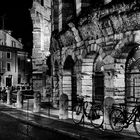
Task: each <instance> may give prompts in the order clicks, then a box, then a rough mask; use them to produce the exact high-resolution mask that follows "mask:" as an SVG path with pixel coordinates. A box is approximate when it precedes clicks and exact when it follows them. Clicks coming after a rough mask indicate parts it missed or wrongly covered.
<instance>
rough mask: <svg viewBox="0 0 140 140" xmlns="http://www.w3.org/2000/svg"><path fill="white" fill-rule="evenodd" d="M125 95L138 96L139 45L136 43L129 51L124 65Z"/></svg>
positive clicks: (139, 77)
mask: <svg viewBox="0 0 140 140" xmlns="http://www.w3.org/2000/svg"><path fill="white" fill-rule="evenodd" d="M125 72H126V73H125V86H126V93H125V96H126V97H127V96H134V97H140V93H139V90H140V88H139V87H140V84H139V83H140V46H139V45H136V46H135V48H133V49H132V51H131V52H130V53H129V55H128V57H127V61H126V67H125Z"/></svg>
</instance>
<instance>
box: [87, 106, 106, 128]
mask: <svg viewBox="0 0 140 140" xmlns="http://www.w3.org/2000/svg"><path fill="white" fill-rule="evenodd" d="M90 121H91V125H92V126H94V127H95V128H99V127H101V126H102V124H103V122H104V111H103V108H102V107H101V106H94V107H92V108H91V110H90Z"/></svg>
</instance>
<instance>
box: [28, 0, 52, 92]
mask: <svg viewBox="0 0 140 140" xmlns="http://www.w3.org/2000/svg"><path fill="white" fill-rule="evenodd" d="M50 6H51V1H50V0H33V4H32V8H31V9H30V13H31V18H32V22H33V51H32V64H33V89H34V90H39V91H40V92H41V93H45V90H46V80H47V75H46V71H47V69H48V67H47V65H46V60H47V57H48V56H49V47H50V37H51V22H50V15H51V7H50Z"/></svg>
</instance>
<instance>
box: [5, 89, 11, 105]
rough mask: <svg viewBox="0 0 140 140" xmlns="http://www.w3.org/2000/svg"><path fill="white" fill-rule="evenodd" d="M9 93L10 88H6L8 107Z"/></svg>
mask: <svg viewBox="0 0 140 140" xmlns="http://www.w3.org/2000/svg"><path fill="white" fill-rule="evenodd" d="M10 92H11V90H10V88H9V87H7V88H6V94H7V104H8V105H10Z"/></svg>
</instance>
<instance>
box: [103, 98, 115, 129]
mask: <svg viewBox="0 0 140 140" xmlns="http://www.w3.org/2000/svg"><path fill="white" fill-rule="evenodd" d="M114 103H115V100H114V99H113V97H106V98H105V100H104V129H109V128H110V123H109V115H110V111H111V108H112V105H113V104H114Z"/></svg>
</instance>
